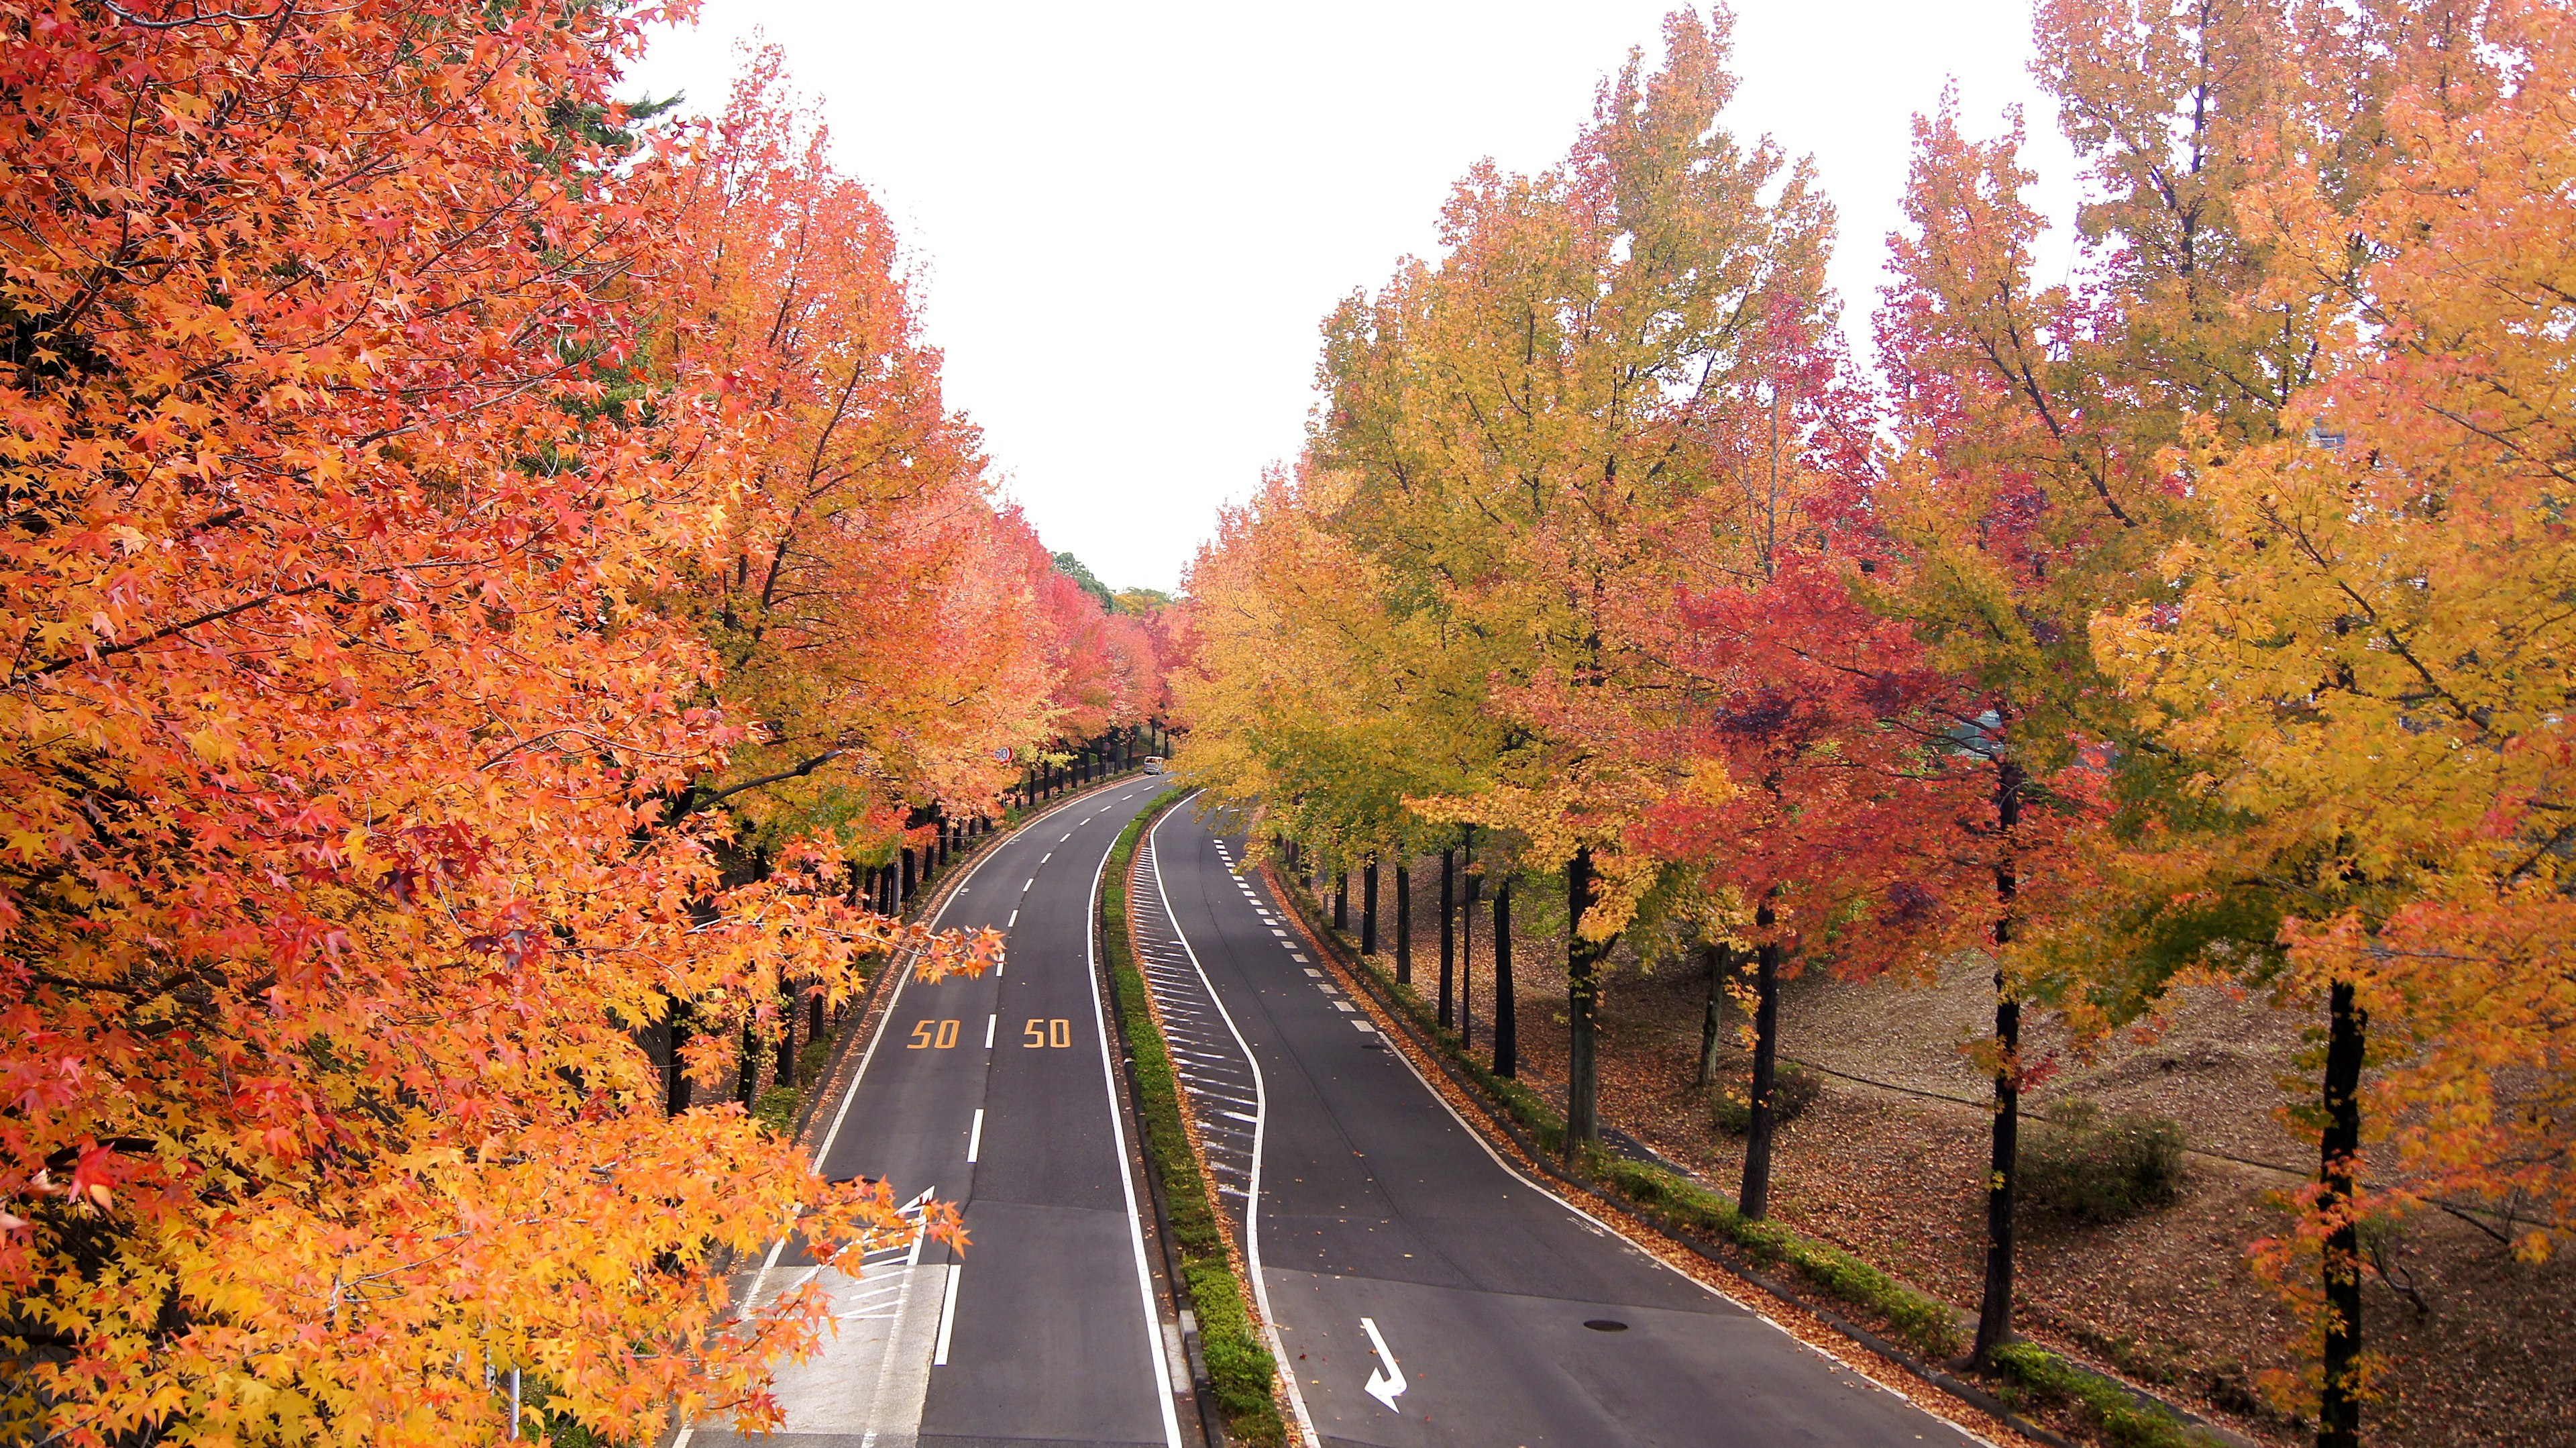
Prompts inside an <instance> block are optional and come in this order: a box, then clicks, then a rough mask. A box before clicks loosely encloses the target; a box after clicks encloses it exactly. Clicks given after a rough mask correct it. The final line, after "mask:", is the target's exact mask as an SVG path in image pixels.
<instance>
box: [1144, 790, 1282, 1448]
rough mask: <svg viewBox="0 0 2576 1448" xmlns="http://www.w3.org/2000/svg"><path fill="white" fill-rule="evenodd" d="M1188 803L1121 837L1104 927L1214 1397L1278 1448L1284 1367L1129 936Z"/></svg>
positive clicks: (1240, 1433)
mask: <svg viewBox="0 0 2576 1448" xmlns="http://www.w3.org/2000/svg"><path fill="white" fill-rule="evenodd" d="M1180 798H1181V791H1179V790H1177V789H1175V790H1167V791H1165V792H1164V793H1163V794H1162V795H1161V797H1159V798H1157V799H1156V800H1155V801H1154V802H1153V803H1152V804H1149V805H1147V806H1146V807H1145V809H1144V811H1143V812H1142V813H1140V814H1138V815H1137V817H1136V818H1135V819H1133V820H1131V821H1129V822H1128V825H1127V828H1126V829H1124V830H1122V831H1120V832H1119V835H1118V843H1117V846H1116V847H1115V848H1114V849H1113V850H1112V851H1111V852H1110V856H1109V869H1108V870H1107V871H1106V872H1105V874H1104V876H1103V880H1102V886H1101V911H1100V917H1101V926H1102V931H1103V934H1104V935H1105V936H1106V940H1105V942H1104V944H1105V946H1106V954H1107V959H1108V961H1109V980H1110V986H1111V989H1112V991H1113V992H1114V993H1115V995H1116V997H1117V1004H1118V1024H1119V1027H1120V1030H1121V1033H1122V1034H1123V1035H1124V1036H1125V1038H1126V1046H1127V1056H1128V1064H1127V1075H1128V1082H1129V1085H1130V1086H1131V1087H1132V1088H1133V1092H1134V1096H1135V1100H1136V1119H1137V1123H1138V1128H1139V1134H1140V1135H1141V1136H1142V1137H1143V1145H1144V1148H1145V1161H1146V1164H1147V1166H1148V1167H1149V1168H1150V1169H1151V1170H1152V1172H1153V1173H1154V1178H1155V1181H1156V1184H1157V1185H1158V1187H1159V1188H1160V1190H1159V1191H1158V1192H1157V1193H1156V1196H1157V1197H1158V1199H1159V1203H1160V1205H1161V1207H1162V1210H1163V1213H1164V1216H1165V1219H1166V1220H1165V1221H1164V1223H1163V1230H1164V1236H1165V1240H1167V1241H1168V1242H1170V1243H1171V1244H1172V1246H1173V1247H1174V1249H1175V1255H1176V1256H1177V1257H1178V1258H1179V1268H1180V1271H1179V1277H1180V1281H1181V1285H1182V1286H1183V1287H1185V1288H1186V1290H1187V1292H1188V1294H1189V1298H1190V1301H1189V1304H1188V1307H1189V1309H1191V1310H1192V1311H1193V1316H1194V1319H1195V1322H1196V1326H1197V1332H1198V1338H1199V1342H1200V1345H1201V1350H1202V1352H1203V1353H1204V1356H1205V1364H1206V1372H1207V1379H1208V1383H1209V1389H1210V1395H1211V1397H1212V1398H1213V1399H1214V1401H1215V1404H1216V1407H1217V1409H1218V1411H1219V1413H1221V1414H1222V1416H1223V1417H1224V1420H1225V1423H1224V1428H1225V1432H1226V1434H1227V1435H1228V1436H1230V1437H1231V1438H1233V1439H1234V1440H1235V1441H1237V1442H1241V1443H1254V1444H1261V1445H1265V1448H1275V1445H1282V1444H1285V1443H1286V1442H1287V1438H1288V1434H1287V1425H1286V1423H1285V1421H1284V1420H1283V1419H1282V1417H1281V1416H1280V1412H1279V1393H1280V1388H1279V1384H1278V1364H1277V1363H1276V1362H1275V1361H1274V1360H1273V1359H1272V1357H1271V1355H1270V1350H1269V1348H1268V1347H1267V1346H1266V1345H1265V1344H1264V1343H1263V1341H1262V1338H1261V1331H1260V1329H1259V1328H1258V1327H1257V1326H1255V1325H1254V1323H1253V1320H1252V1314H1251V1311H1250V1310H1249V1308H1248V1307H1247V1306H1246V1304H1247V1303H1249V1302H1250V1301H1251V1300H1252V1294H1251V1291H1250V1289H1249V1288H1248V1287H1247V1285H1246V1284H1245V1282H1244V1280H1243V1277H1242V1273H1241V1271H1240V1269H1238V1268H1237V1267H1236V1265H1235V1263H1234V1260H1233V1258H1232V1256H1231V1255H1230V1254H1229V1253H1228V1251H1227V1245H1228V1244H1227V1241H1226V1233H1225V1227H1224V1224H1223V1220H1222V1219H1221V1218H1220V1217H1219V1216H1218V1214H1217V1204H1216V1196H1215V1193H1214V1191H1212V1190H1211V1189H1210V1186H1209V1181H1208V1176H1207V1173H1206V1172H1205V1170H1204V1169H1203V1168H1202V1167H1201V1165H1200V1163H1199V1158H1198V1155H1197V1153H1196V1151H1195V1150H1194V1149H1193V1147H1192V1145H1191V1142H1190V1136H1189V1131H1188V1128H1187V1127H1185V1126H1184V1125H1183V1124H1182V1120H1181V1104H1180V1102H1181V1097H1180V1081H1179V1079H1178V1077H1177V1076H1176V1075H1175V1074H1174V1071H1173V1066H1172V1053H1171V1051H1170V1049H1169V1047H1168V1046H1167V1045H1166V1044H1165V1042H1164V1040H1163V1032H1162V1028H1161V1026H1160V1025H1159V1024H1158V1023H1157V1022H1156V1021H1155V1019H1154V1012H1153V1007H1152V1005H1151V1004H1150V1002H1149V1000H1148V998H1147V996H1146V993H1145V978H1144V976H1143V974H1142V973H1141V972H1140V971H1139V969H1138V967H1137V963H1136V948H1135V941H1134V939H1133V937H1132V936H1131V934H1130V931H1129V913H1128V909H1127V889H1128V872H1129V869H1130V867H1131V866H1132V865H1133V864H1134V862H1135V856H1136V843H1137V841H1138V840H1139V839H1140V838H1142V837H1143V835H1144V832H1145V831H1146V830H1147V829H1150V828H1151V827H1152V826H1153V822H1154V821H1155V820H1156V819H1157V818H1159V817H1160V816H1161V815H1162V813H1163V812H1164V811H1165V810H1167V809H1169V808H1171V807H1172V805H1173V804H1174V803H1176V802H1178V800H1179V799H1180Z"/></svg>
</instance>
